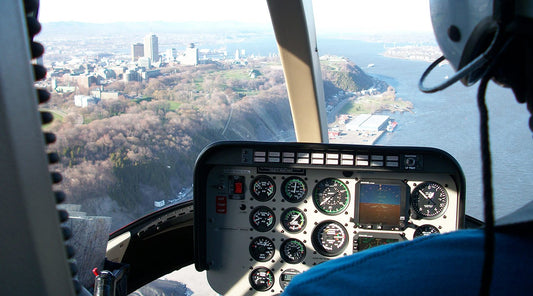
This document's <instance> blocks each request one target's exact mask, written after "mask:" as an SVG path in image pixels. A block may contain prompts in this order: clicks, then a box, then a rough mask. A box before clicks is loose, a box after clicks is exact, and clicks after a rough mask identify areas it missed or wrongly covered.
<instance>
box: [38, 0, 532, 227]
mask: <svg viewBox="0 0 533 296" xmlns="http://www.w3.org/2000/svg"><path fill="white" fill-rule="evenodd" d="M313 5H314V8H313V9H314V16H315V23H316V30H317V39H318V52H319V55H320V62H321V67H322V77H323V79H324V85H323V86H324V93H325V100H326V111H327V114H328V127H329V129H328V132H329V133H328V134H329V140H330V142H334V143H335V142H339V143H351V144H363V145H408V146H430V147H436V148H440V149H443V150H445V151H447V152H449V153H450V154H451V155H453V156H454V157H455V158H456V159H457V160H458V161H459V163H460V165H461V166H462V168H463V170H464V172H465V175H466V180H467V195H466V196H467V200H466V212H467V214H469V215H472V216H474V217H477V218H481V217H482V203H481V185H480V184H481V178H480V172H481V163H480V156H479V153H478V150H479V148H478V147H479V144H478V143H479V136H478V112H477V107H476V103H475V96H476V87H470V88H466V87H464V86H462V85H459V84H457V85H454V86H453V87H450V88H449V89H447V90H445V91H442V92H439V93H436V94H431V95H427V94H422V93H421V92H420V91H419V90H418V88H417V83H418V79H419V78H420V75H421V73H422V72H423V71H424V70H425V68H426V67H427V66H428V64H429V63H430V62H431V61H433V60H435V59H436V58H437V57H439V56H440V55H441V52H440V50H439V48H438V46H437V44H436V43H435V38H434V35H433V29H432V27H431V22H430V17H429V3H428V1H426V0H418V1H390V0H387V1H385V0H380V1H315V2H314V3H313ZM40 19H41V21H42V22H43V30H42V33H41V34H40V35H38V39H39V40H40V41H41V42H42V43H43V44H44V45H45V48H46V54H45V56H44V59H43V60H41V61H38V62H41V63H44V65H45V66H46V67H47V68H48V71H49V72H48V73H49V74H48V77H47V79H46V81H44V82H42V83H43V86H45V87H47V88H48V89H49V90H50V91H51V92H52V94H53V96H52V100H51V101H50V103H49V104H47V105H46V106H45V107H44V108H46V109H48V110H50V111H51V112H52V113H53V114H54V115H55V118H56V120H55V121H54V123H52V124H51V125H49V126H47V127H46V129H48V130H51V131H53V132H55V133H56V134H57V136H58V141H57V144H56V146H55V147H54V148H53V149H55V150H57V151H58V152H59V153H60V155H61V159H62V162H61V168H59V169H58V170H60V171H62V172H63V175H64V178H65V179H64V181H63V182H62V186H63V188H62V189H63V190H64V191H65V192H66V193H67V194H68V196H69V200H68V202H69V203H73V204H79V205H81V210H82V211H85V212H87V213H88V214H90V215H103V216H111V217H112V218H113V229H117V228H118V227H120V226H123V225H125V224H127V223H129V222H131V221H132V220H134V219H136V218H139V217H141V216H143V215H145V214H148V213H150V212H152V211H154V210H157V209H161V208H162V207H166V206H168V205H172V204H176V203H179V202H183V201H185V200H188V199H191V198H192V169H193V166H194V163H195V160H196V156H197V155H198V154H199V152H200V151H201V150H202V149H203V148H204V147H205V146H206V145H208V144H209V143H212V142H215V141H219V140H261V141H295V140H296V138H295V135H294V129H293V125H292V117H291V113H290V108H289V103H288V100H287V91H286V87H285V82H284V76H283V71H282V68H281V64H280V60H279V57H278V53H277V52H278V50H277V46H276V43H275V38H274V33H273V30H272V25H271V22H270V18H269V15H268V8H267V5H266V3H265V2H264V1H188V2H175V1H162V0H161V1H152V2H151V3H150V5H146V2H141V1H91V2H90V3H87V4H83V3H77V2H72V1H59V0H55V1H52V0H49V1H42V3H41V11H40ZM453 73H454V71H453V69H452V68H451V67H450V66H449V65H443V66H442V67H439V68H438V69H436V71H435V73H434V74H433V75H432V77H430V80H428V83H431V82H435V83H437V82H440V81H442V80H445V79H448V78H449V77H450V76H451V75H453ZM431 79H432V80H431ZM487 99H488V103H489V110H491V114H490V116H491V117H490V120H491V137H492V138H491V140H492V149H493V151H492V152H493V165H494V172H493V173H494V176H495V177H494V180H495V186H494V187H495V196H496V208H495V211H496V216H497V217H500V216H503V215H505V214H508V213H510V212H511V211H512V210H514V209H516V208H517V207H519V206H520V205H522V204H524V203H526V202H527V201H529V200H531V198H530V196H531V195H532V194H531V193H532V192H531V189H529V187H525V188H524V186H518V185H516V184H517V182H518V183H520V181H521V180H522V181H524V180H528V179H530V178H529V176H528V174H530V173H529V172H528V169H529V168H531V167H533V159H531V158H530V157H528V156H527V151H529V150H530V149H531V135H530V133H529V131H528V130H527V120H528V114H527V110H526V108H525V107H524V106H522V105H519V104H518V103H516V102H515V99H514V96H513V94H512V92H511V91H509V90H506V89H504V88H501V87H498V86H495V85H491V86H490V87H489V92H488V95H487ZM511 143H512V144H511Z"/></svg>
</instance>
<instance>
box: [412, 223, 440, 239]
mask: <svg viewBox="0 0 533 296" xmlns="http://www.w3.org/2000/svg"><path fill="white" fill-rule="evenodd" d="M435 233H440V231H439V229H438V228H437V227H435V226H433V225H430V224H425V225H422V226H418V227H417V228H416V230H415V233H414V234H413V238H415V237H419V236H426V235H430V234H435Z"/></svg>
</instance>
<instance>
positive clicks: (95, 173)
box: [45, 58, 383, 228]
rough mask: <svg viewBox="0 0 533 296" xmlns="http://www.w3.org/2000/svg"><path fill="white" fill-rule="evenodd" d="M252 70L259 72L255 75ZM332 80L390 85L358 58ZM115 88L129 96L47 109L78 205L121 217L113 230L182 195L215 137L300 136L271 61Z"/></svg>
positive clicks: (57, 101) (353, 85)
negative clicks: (366, 70) (53, 117)
mask: <svg viewBox="0 0 533 296" xmlns="http://www.w3.org/2000/svg"><path fill="white" fill-rule="evenodd" d="M252 70H254V73H256V74H257V73H258V74H259V75H257V76H256V77H255V78H252V77H251V76H250V75H249V73H250V71H252ZM324 77H326V80H325V85H332V86H333V88H332V89H333V90H332V91H338V90H341V89H342V90H345V91H355V90H361V89H366V88H369V87H372V86H374V87H375V86H376V85H378V86H379V85H382V84H383V82H380V81H377V80H375V79H374V78H372V77H370V76H367V75H366V74H365V73H364V72H363V71H361V70H360V69H359V68H358V67H356V66H355V64H353V63H351V62H350V61H345V62H344V63H343V62H337V63H336V68H334V69H330V68H326V69H324ZM329 79H333V81H332V80H329ZM106 89H107V90H115V91H118V92H119V93H120V94H121V95H120V96H119V98H118V99H116V100H110V101H101V102H100V103H98V104H97V105H91V106H89V107H88V108H79V107H76V106H74V104H73V96H74V94H63V95H61V94H54V96H53V98H52V101H51V103H50V104H48V105H47V106H45V108H47V109H49V110H52V111H53V112H54V113H55V114H61V117H58V118H57V120H56V121H55V122H54V123H53V124H52V125H51V126H49V127H48V129H50V130H52V131H54V132H55V133H57V138H58V141H57V144H56V145H55V147H54V148H53V149H55V150H57V151H58V152H59V153H60V155H61V159H62V167H61V168H58V170H60V171H62V172H63V175H64V176H65V180H64V181H63V182H62V186H63V188H62V189H63V190H64V191H66V193H67V194H68V196H69V197H70V200H69V202H71V203H78V204H82V205H83V208H84V209H86V211H88V212H90V213H91V214H95V215H103V214H106V215H109V213H114V214H113V215H112V216H113V228H117V227H119V226H121V225H123V224H124V223H126V222H128V221H129V220H131V219H134V218H137V217H139V216H141V215H144V214H146V213H149V212H151V211H153V209H154V202H155V201H161V200H166V201H167V202H168V201H169V200H177V199H179V198H182V197H183V196H180V192H181V191H183V189H184V188H189V187H190V186H191V184H192V170H193V168H194V162H195V160H196V157H197V155H198V154H199V153H200V151H201V150H202V149H203V148H204V147H205V146H206V145H208V144H209V143H211V142H214V141H220V140H258V141H294V140H295V137H294V132H293V125H292V118H291V114H290V107H289V103H288V100H287V92H286V87H285V83H284V79H283V73H282V71H281V69H280V67H279V64H277V62H276V61H273V60H269V59H266V58H265V60H261V61H256V62H250V63H248V64H247V65H225V64H208V65H200V66H197V67H190V66H189V67H188V66H178V67H175V68H173V69H166V70H165V71H164V73H163V75H161V76H159V77H157V78H151V79H150V80H149V81H148V82H142V83H138V82H130V83H124V82H121V81H117V82H114V83H111V84H109V85H107V86H106ZM329 92H331V91H328V93H329Z"/></svg>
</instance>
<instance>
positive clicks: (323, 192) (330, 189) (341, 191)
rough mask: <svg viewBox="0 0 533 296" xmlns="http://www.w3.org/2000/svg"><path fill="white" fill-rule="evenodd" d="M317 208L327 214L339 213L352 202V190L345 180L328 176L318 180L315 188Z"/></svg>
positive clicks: (314, 194)
mask: <svg viewBox="0 0 533 296" xmlns="http://www.w3.org/2000/svg"><path fill="white" fill-rule="evenodd" d="M313 202H314V204H315V206H316V208H317V209H318V210H319V211H320V212H322V213H324V214H326V215H338V214H340V213H341V212H342V211H344V210H345V209H346V208H347V207H348V204H349V203H350V191H349V190H348V187H347V186H346V184H344V182H342V181H341V180H339V179H335V178H327V179H324V180H322V181H320V182H318V183H317V184H316V186H315V189H314V190H313Z"/></svg>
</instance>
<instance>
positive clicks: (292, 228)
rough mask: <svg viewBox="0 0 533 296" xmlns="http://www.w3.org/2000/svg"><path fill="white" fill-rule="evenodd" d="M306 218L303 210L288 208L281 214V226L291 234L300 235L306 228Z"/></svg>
mask: <svg viewBox="0 0 533 296" xmlns="http://www.w3.org/2000/svg"><path fill="white" fill-rule="evenodd" d="M305 224H306V218H305V214H304V213H303V212H302V210H300V209H298V208H288V209H286V210H285V211H283V213H282V214H281V225H282V226H283V228H285V230H287V231H288V232H291V233H298V232H300V231H302V230H303V229H304V228H305Z"/></svg>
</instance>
